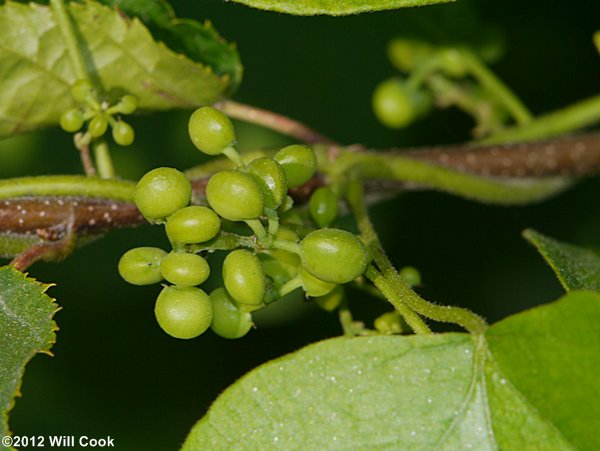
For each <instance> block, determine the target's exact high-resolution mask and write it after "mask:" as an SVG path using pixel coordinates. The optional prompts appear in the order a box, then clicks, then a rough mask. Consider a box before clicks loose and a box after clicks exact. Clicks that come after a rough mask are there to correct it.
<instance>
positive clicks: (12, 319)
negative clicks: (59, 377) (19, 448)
mask: <svg viewBox="0 0 600 451" xmlns="http://www.w3.org/2000/svg"><path fill="white" fill-rule="evenodd" d="M49 286H50V285H43V284H41V283H39V282H36V281H35V280H33V279H29V278H27V277H26V276H25V274H23V273H21V272H19V271H17V270H15V269H14V268H13V267H12V266H4V267H2V268H0V412H1V416H2V418H1V421H0V437H3V436H5V435H8V434H9V429H8V412H9V411H10V409H11V408H12V406H13V404H14V399H15V397H16V396H20V392H19V389H20V387H21V378H22V377H23V372H24V371H25V364H26V363H27V362H29V360H31V358H32V357H33V356H34V355H35V354H36V353H38V352H43V353H46V354H50V348H51V347H52V345H53V344H54V342H55V339H56V334H55V331H56V330H57V327H56V323H55V322H54V321H53V320H52V317H53V316H54V314H55V313H56V311H57V310H58V307H57V305H56V304H55V303H54V302H53V299H51V298H50V297H49V296H48V295H46V294H45V292H46V290H47V289H48V287H49Z"/></svg>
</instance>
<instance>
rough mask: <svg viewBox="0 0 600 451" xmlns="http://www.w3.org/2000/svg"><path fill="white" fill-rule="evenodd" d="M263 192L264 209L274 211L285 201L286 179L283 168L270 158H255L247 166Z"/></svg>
mask: <svg viewBox="0 0 600 451" xmlns="http://www.w3.org/2000/svg"><path fill="white" fill-rule="evenodd" d="M248 173H250V174H252V175H253V176H255V180H256V181H257V182H258V184H259V186H260V188H261V189H262V192H263V198H264V202H265V207H267V208H273V209H276V208H277V207H279V206H280V205H281V203H282V202H283V201H284V200H285V196H286V194H287V179H286V177H285V172H284V171H283V168H282V167H281V166H280V165H279V163H277V162H276V161H275V160H273V159H271V158H266V157H263V158H257V159H256V160H254V161H252V162H251V163H250V164H249V165H248Z"/></svg>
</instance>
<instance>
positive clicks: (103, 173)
mask: <svg viewBox="0 0 600 451" xmlns="http://www.w3.org/2000/svg"><path fill="white" fill-rule="evenodd" d="M94 156H95V157H96V167H97V168H98V173H99V174H100V177H102V178H103V179H112V178H115V167H114V165H113V162H112V158H111V156H110V149H109V148H108V143H107V142H106V141H105V140H100V141H98V142H96V143H94Z"/></svg>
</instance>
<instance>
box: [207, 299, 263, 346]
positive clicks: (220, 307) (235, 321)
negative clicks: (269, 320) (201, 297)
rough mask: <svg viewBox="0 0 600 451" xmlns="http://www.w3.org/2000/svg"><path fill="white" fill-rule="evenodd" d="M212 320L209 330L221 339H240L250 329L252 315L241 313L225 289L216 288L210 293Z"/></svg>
mask: <svg viewBox="0 0 600 451" xmlns="http://www.w3.org/2000/svg"><path fill="white" fill-rule="evenodd" d="M210 300H211V302H212V309H213V320H212V324H211V325H210V328H211V329H212V331H213V332H214V333H216V334H217V335H219V336H221V337H223V338H231V339H233V338H240V337H243V336H244V335H246V334H247V333H248V331H249V330H250V329H251V328H252V325H253V322H252V315H250V313H248V312H242V311H241V310H239V309H238V308H237V306H236V305H235V300H234V299H233V298H232V297H231V296H230V295H229V294H228V293H227V291H226V290H225V288H217V289H216V290H214V291H213V292H212V293H210Z"/></svg>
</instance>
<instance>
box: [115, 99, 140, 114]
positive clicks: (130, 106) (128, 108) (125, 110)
mask: <svg viewBox="0 0 600 451" xmlns="http://www.w3.org/2000/svg"><path fill="white" fill-rule="evenodd" d="M117 107H118V109H119V112H120V113H121V114H131V113H134V112H135V110H137V107H138V100H137V97H135V96H132V95H124V96H123V97H122V98H121V100H120V101H119V103H118V104H117Z"/></svg>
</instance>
